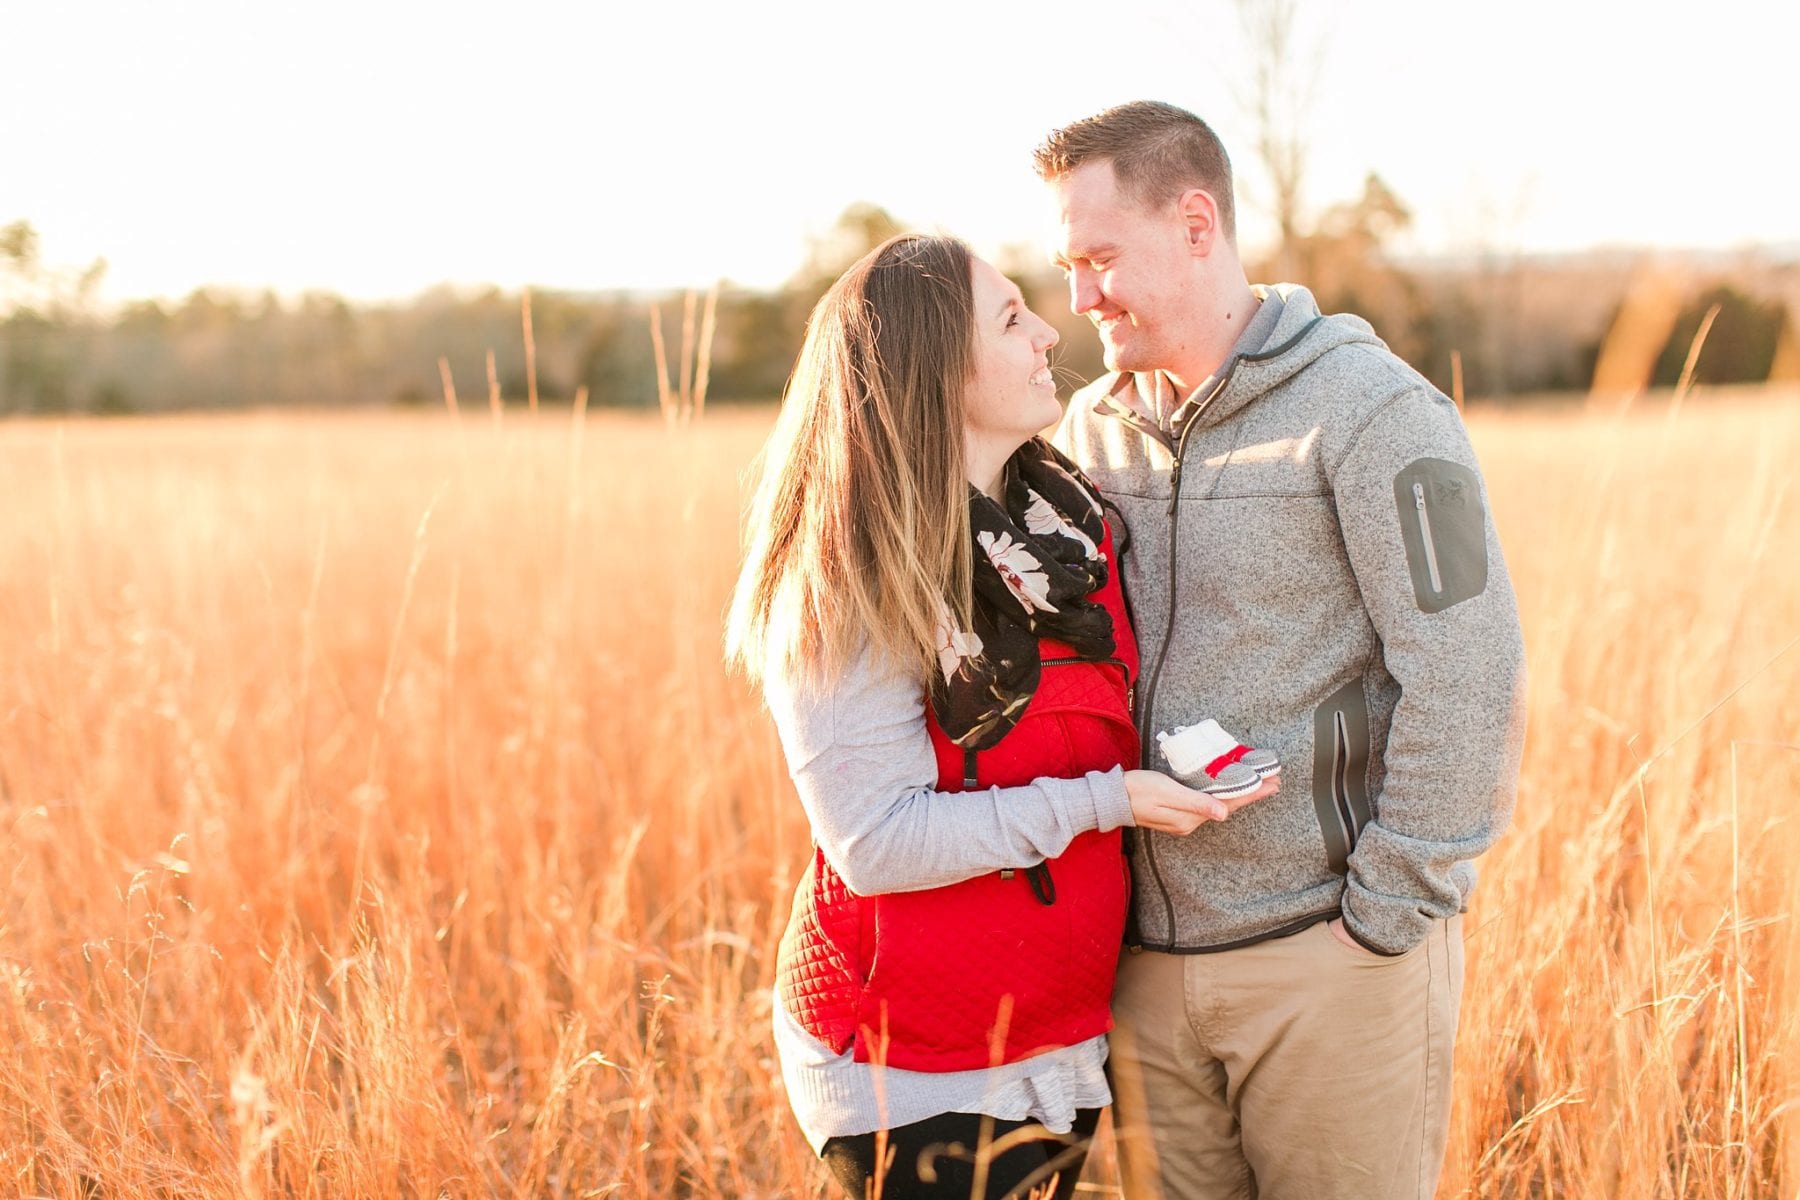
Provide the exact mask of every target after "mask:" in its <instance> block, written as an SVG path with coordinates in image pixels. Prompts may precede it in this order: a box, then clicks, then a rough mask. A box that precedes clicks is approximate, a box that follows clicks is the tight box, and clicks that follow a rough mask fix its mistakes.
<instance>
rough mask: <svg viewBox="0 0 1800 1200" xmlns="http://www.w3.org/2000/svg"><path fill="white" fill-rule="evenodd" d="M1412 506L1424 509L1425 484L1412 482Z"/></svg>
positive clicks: (1420, 509)
mask: <svg viewBox="0 0 1800 1200" xmlns="http://www.w3.org/2000/svg"><path fill="white" fill-rule="evenodd" d="M1413 507H1414V508H1416V509H1418V510H1419V511H1420V512H1424V511H1425V485H1424V484H1422V483H1415V484H1413Z"/></svg>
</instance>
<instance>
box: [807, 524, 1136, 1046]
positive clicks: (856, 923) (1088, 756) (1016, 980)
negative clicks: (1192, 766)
mask: <svg viewBox="0 0 1800 1200" xmlns="http://www.w3.org/2000/svg"><path fill="white" fill-rule="evenodd" d="M1101 549H1102V551H1103V552H1104V553H1105V554H1106V556H1107V558H1108V560H1109V561H1112V562H1113V564H1114V565H1113V569H1112V570H1111V571H1110V572H1109V574H1108V578H1107V582H1106V585H1105V586H1104V587H1103V588H1101V589H1100V591H1099V592H1097V593H1096V594H1095V596H1094V599H1096V600H1097V601H1099V602H1100V603H1101V604H1103V605H1105V606H1106V608H1107V610H1108V611H1109V612H1111V613H1112V617H1113V629H1114V633H1115V635H1116V640H1117V642H1118V651H1117V655H1118V661H1117V662H1111V663H1096V662H1086V661H1082V660H1080V659H1078V658H1076V657H1075V656H1074V652H1073V650H1072V648H1071V647H1069V646H1067V645H1064V644H1063V643H1061V642H1056V641H1052V640H1050V639H1044V640H1042V641H1041V642H1040V643H1039V650H1040V653H1041V655H1042V658H1043V662H1044V668H1043V674H1042V678H1041V681H1040V683H1039V685H1038V690H1037V691H1036V693H1035V694H1034V695H1033V696H1032V698H1031V703H1030V704H1029V705H1028V706H1027V707H1026V710H1025V715H1024V717H1023V718H1021V719H1020V721H1019V723H1018V724H1017V725H1016V726H1014V727H1013V729H1012V731H1011V732H1010V733H1008V734H1007V735H1006V737H1005V738H1003V739H1002V740H1001V741H1000V743H999V744H998V745H996V746H994V747H993V748H992V749H989V750H984V751H982V752H981V753H980V754H978V755H977V756H976V758H975V768H976V775H975V782H976V786H977V787H978V788H981V789H986V788H990V787H1013V786H1018V785H1021V784H1027V783H1030V782H1031V781H1032V780H1033V779H1037V778H1039V777H1042V776H1057V777H1064V778H1070V777H1076V776H1080V775H1082V774H1084V773H1086V772H1088V771H1105V770H1110V769H1111V768H1113V767H1116V766H1124V767H1126V768H1128V769H1129V768H1130V767H1133V766H1136V765H1137V761H1138V738H1137V730H1136V728H1135V726H1134V725H1133V724H1132V719H1131V681H1132V680H1133V679H1135V678H1136V676H1137V669H1138V662H1137V644H1136V640H1135V639H1134V637H1133V635H1132V630H1131V625H1130V622H1129V620H1128V618H1127V616H1126V611H1125V604H1124V600H1123V597H1122V594H1121V592H1120V590H1119V571H1118V566H1117V560H1116V559H1115V558H1114V556H1113V553H1112V535H1111V532H1110V530H1109V531H1108V534H1107V537H1106V540H1105V541H1104V542H1103V543H1102V545H1101ZM926 725H927V728H928V729H929V731H930V733H931V742H932V747H933V749H934V750H935V751H936V753H937V763H938V779H937V788H938V790H940V791H947V792H955V791H962V790H964V771H965V756H964V754H963V751H962V750H961V749H960V748H959V747H957V746H956V745H954V744H953V743H952V742H951V741H950V739H949V738H948V737H947V736H946V735H945V734H944V732H943V730H941V729H940V728H939V727H938V724H937V721H936V719H935V718H934V717H933V716H932V714H931V712H930V709H929V706H928V707H927V712H926ZM1046 874H1047V876H1048V878H1047V879H1046ZM1047 899H1048V900H1051V901H1052V902H1050V903H1046V902H1045V901H1046V900H1047ZM1129 900H1130V879H1129V876H1128V874H1127V869H1126V862H1125V858H1124V856H1123V855H1122V854H1121V853H1120V846H1119V832H1118V831H1117V830H1114V831H1112V832H1110V833H1095V832H1089V833H1084V834H1081V835H1080V836H1078V837H1076V838H1075V840H1074V841H1072V842H1070V843H1069V846H1068V848H1067V849H1066V850H1064V851H1063V853H1062V854H1061V855H1060V856H1058V857H1056V858H1054V859H1051V860H1050V861H1049V862H1048V863H1046V864H1044V866H1043V867H1042V868H1038V869H1036V870H1032V871H1028V870H1025V869H1023V867H1021V869H1018V870H1015V871H991V872H988V873H987V874H985V875H980V876H977V877H975V878H973V879H966V880H963V881H962V882H960V883H954V884H950V885H948V886H945V887H938V888H931V889H928V890H925V891H919V892H895V893H890V894H886V895H879V896H858V895H856V894H855V893H853V892H851V891H850V889H849V888H847V887H845V886H844V882H843V880H842V879H840V878H839V877H838V874H837V872H836V871H835V870H834V869H832V866H831V864H830V863H829V862H827V861H826V860H825V855H824V853H823V852H822V851H820V850H819V849H817V848H816V847H815V848H814V851H813V859H812V863H811V865H810V866H809V867H808V869H807V872H806V874H805V876H804V877H803V878H802V879H801V880H800V885H799V887H798V889H797V890H796V892H795V896H794V912H793V916H792V917H791V918H790V919H789V921H788V927H787V932H786V934H785V935H784V936H783V937H782V940H781V949H780V954H779V960H778V964H777V969H776V974H777V984H778V986H779V990H780V994H781V1002H782V1005H783V1006H784V1007H785V1008H786V1009H787V1011H788V1012H789V1013H790V1014H792V1015H793V1016H794V1017H795V1019H796V1020H798V1021H799V1023H800V1024H801V1026H802V1027H803V1028H805V1029H806V1030H807V1032H809V1033H810V1034H812V1035H813V1036H814V1037H816V1038H818V1039H819V1040H820V1041H821V1042H824V1043H825V1044H826V1045H827V1046H830V1047H831V1049H832V1050H833V1051H834V1052H836V1053H840V1054H841V1053H843V1051H844V1049H845V1048H846V1047H853V1048H854V1050H855V1058H856V1061H858V1062H884V1063H887V1064H889V1065H891V1066H895V1067H900V1068H904V1069H906V1070H911V1071H963V1070H971V1069H975V1068H979V1067H987V1066H993V1065H995V1064H997V1063H1007V1062H1015V1061H1017V1060H1019V1059H1022V1058H1029V1057H1031V1056H1032V1055H1034V1054H1039V1053H1042V1052H1044V1051H1046V1050H1052V1049H1056V1048H1057V1047H1061V1046H1071V1045H1074V1044H1076V1043H1077V1042H1082V1041H1086V1040H1087V1039H1088V1038H1091V1037H1094V1036H1096V1035H1098V1034H1102V1033H1105V1032H1106V1031H1107V1030H1109V1029H1110V1028H1112V1018H1111V1014H1110V1006H1111V1001H1112V984H1113V972H1114V969H1115V968H1116V966H1117V965H1118V958H1119V950H1120V946H1121V944H1122V942H1123V939H1124V929H1125V910H1126V906H1127V904H1128V903H1129Z"/></svg>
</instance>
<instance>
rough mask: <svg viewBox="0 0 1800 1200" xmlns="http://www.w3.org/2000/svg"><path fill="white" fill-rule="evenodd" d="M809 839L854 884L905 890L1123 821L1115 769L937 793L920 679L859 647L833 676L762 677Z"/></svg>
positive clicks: (1056, 847) (1035, 855)
mask: <svg viewBox="0 0 1800 1200" xmlns="http://www.w3.org/2000/svg"><path fill="white" fill-rule="evenodd" d="M765 695H766V697H767V700H768V704H769V711H770V712H771V714H773V716H774V718H775V726H776V729H777V731H778V732H779V733H780V735H781V746H782V750H783V752H784V753H785V754H786V756H787V762H788V772H789V774H790V775H791V776H792V777H793V780H794V787H795V790H797V791H798V792H799V794H800V803H801V805H802V807H804V808H805V809H806V816H807V819H808V820H809V821H810V822H811V823H812V832H813V838H814V840H816V841H817V842H818V844H819V847H820V849H822V850H823V851H824V852H825V858H826V860H827V861H829V862H830V863H831V865H832V866H833V867H834V868H836V870H837V872H838V874H839V875H840V876H842V877H843V880H844V882H845V884H846V885H848V886H849V888H850V889H851V890H852V891H854V892H856V893H857V894H859V895H864V896H873V895H878V894H881V893H884V892H911V891H921V890H923V889H925V888H932V887H939V886H942V885H944V884H949V883H956V882H958V881H960V880H964V879H969V878H973V877H974V876H977V875H981V874H984V873H986V872H988V871H995V870H999V869H1001V868H1003V867H1029V866H1034V865H1036V864H1037V863H1039V862H1042V861H1043V860H1044V859H1046V858H1055V857H1056V856H1057V855H1059V854H1061V853H1062V852H1063V850H1064V849H1066V848H1067V847H1068V845H1069V843H1070V842H1071V841H1073V840H1074V839H1075V837H1076V835H1078V834H1081V833H1085V832H1087V831H1088V830H1095V829H1097V830H1101V831H1103V832H1104V831H1107V830H1111V829H1117V828H1119V827H1120V826H1123V825H1129V824H1131V803H1130V801H1129V799H1128V798H1127V796H1126V794H1125V776H1124V772H1123V770H1122V769H1117V768H1115V769H1114V770H1111V771H1106V772H1092V773H1089V774H1088V775H1085V776H1083V777H1081V778H1079V779H1038V780H1034V781H1033V782H1031V783H1030V784H1028V785H1026V786H1024V787H1012V788H988V789H987V790H985V791H976V792H939V791H935V790H933V789H934V786H935V784H936V782H937V760H936V757H935V755H934V754H933V753H932V749H931V738H930V735H929V734H928V733H927V732H926V729H925V699H924V695H923V692H922V691H921V689H920V687H919V685H918V683H916V682H914V681H912V680H909V679H907V678H905V677H904V676H902V675H900V674H899V673H897V672H895V671H893V670H890V669H886V668H884V667H883V666H881V665H879V664H878V663H877V662H876V661H875V660H874V658H873V656H872V655H871V654H870V653H869V652H867V651H864V652H863V653H862V654H860V655H859V656H858V657H857V659H856V660H855V661H853V662H852V663H851V664H850V666H849V668H848V669H847V670H846V671H845V672H844V673H843V674H842V675H841V676H840V677H839V678H838V679H837V680H836V681H834V682H833V684H832V685H831V686H829V687H826V688H809V687H806V686H804V685H798V684H795V683H792V682H790V681H787V680H782V679H776V678H770V679H768V680H766V681H765Z"/></svg>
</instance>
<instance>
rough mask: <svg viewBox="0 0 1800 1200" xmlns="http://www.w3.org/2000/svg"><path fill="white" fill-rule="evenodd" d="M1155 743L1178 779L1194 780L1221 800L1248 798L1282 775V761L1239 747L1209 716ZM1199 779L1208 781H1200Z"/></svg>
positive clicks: (1158, 739)
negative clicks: (1265, 783) (1266, 783)
mask: <svg viewBox="0 0 1800 1200" xmlns="http://www.w3.org/2000/svg"><path fill="white" fill-rule="evenodd" d="M1156 740H1157V743H1158V744H1159V745H1161V746H1162V751H1163V757H1164V758H1166V759H1167V760H1168V762H1169V766H1170V767H1171V768H1173V769H1174V772H1175V774H1176V775H1177V776H1178V777H1185V778H1186V779H1193V780H1194V781H1195V782H1194V783H1193V784H1192V786H1195V787H1198V788H1199V789H1200V790H1201V791H1203V792H1206V793H1207V794H1208V795H1212V796H1217V797H1219V798H1221V799H1227V800H1229V799H1232V798H1234V797H1237V796H1247V795H1249V794H1250V793H1251V792H1254V791H1255V790H1256V789H1257V788H1258V787H1260V786H1261V785H1262V782H1263V780H1265V779H1272V778H1274V777H1275V776H1277V775H1279V774H1281V760H1280V759H1279V758H1278V757H1276V755H1275V754H1274V753H1273V752H1272V751H1268V750H1258V749H1255V748H1254V747H1251V746H1245V745H1242V744H1241V743H1239V742H1238V740H1237V739H1236V738H1234V737H1232V736H1231V735H1230V734H1228V733H1226V732H1225V731H1224V730H1223V729H1221V728H1220V727H1219V723H1218V722H1217V721H1215V720H1213V719H1211V718H1210V717H1209V718H1207V719H1206V720H1204V721H1201V722H1200V723H1199V724H1198V725H1181V726H1177V727H1176V728H1175V729H1174V730H1172V731H1170V732H1167V733H1159V734H1157V735H1156ZM1199 776H1205V777H1206V778H1207V779H1209V780H1210V781H1211V782H1210V783H1202V782H1199ZM1184 781H1185V780H1184Z"/></svg>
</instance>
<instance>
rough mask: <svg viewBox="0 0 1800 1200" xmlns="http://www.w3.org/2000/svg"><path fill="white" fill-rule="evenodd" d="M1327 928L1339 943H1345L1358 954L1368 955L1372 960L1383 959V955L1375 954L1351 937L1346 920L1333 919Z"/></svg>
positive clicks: (1327, 924) (1327, 923) (1326, 924)
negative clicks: (1345, 925) (1345, 924)
mask: <svg viewBox="0 0 1800 1200" xmlns="http://www.w3.org/2000/svg"><path fill="white" fill-rule="evenodd" d="M1325 928H1327V929H1329V930H1331V936H1332V937H1334V938H1336V939H1337V940H1338V941H1340V942H1342V943H1344V945H1346V946H1348V947H1350V948H1351V949H1352V950H1354V951H1356V952H1357V953H1358V954H1366V955H1368V956H1369V957H1370V958H1380V957H1382V956H1381V955H1379V954H1377V953H1375V952H1374V951H1373V950H1371V949H1369V948H1368V947H1367V946H1365V945H1363V944H1362V943H1361V942H1359V941H1357V940H1356V939H1355V938H1353V937H1351V936H1350V931H1349V930H1348V929H1345V928H1344V918H1342V917H1333V918H1331V920H1329V921H1327V922H1326V923H1325Z"/></svg>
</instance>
